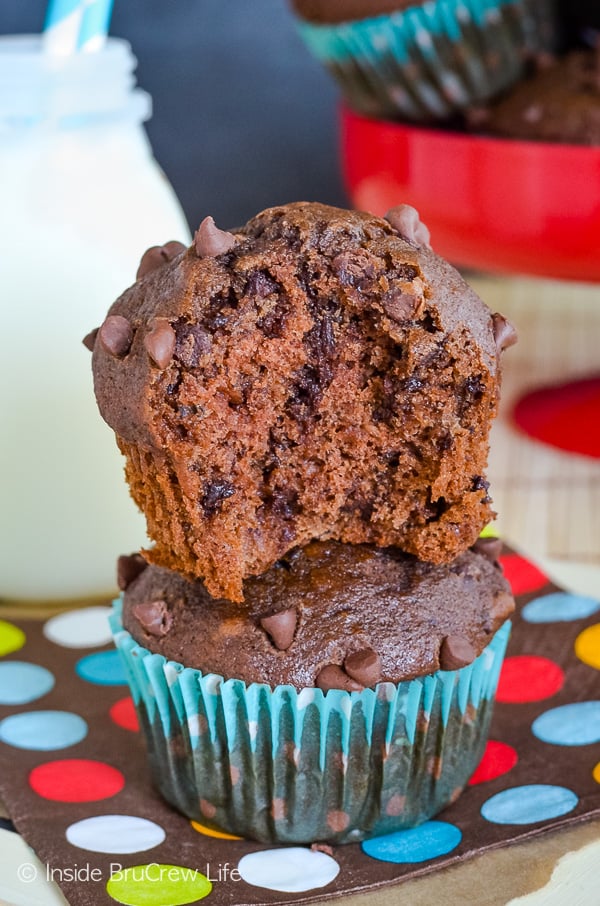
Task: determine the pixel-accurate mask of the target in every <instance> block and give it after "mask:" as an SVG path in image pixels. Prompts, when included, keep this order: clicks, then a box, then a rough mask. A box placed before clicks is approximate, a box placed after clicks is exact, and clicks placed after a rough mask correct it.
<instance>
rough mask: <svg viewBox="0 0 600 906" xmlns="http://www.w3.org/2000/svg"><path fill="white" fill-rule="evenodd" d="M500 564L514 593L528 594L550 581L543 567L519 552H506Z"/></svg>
mask: <svg viewBox="0 0 600 906" xmlns="http://www.w3.org/2000/svg"><path fill="white" fill-rule="evenodd" d="M500 564H501V566H502V569H503V570H504V575H505V576H506V578H507V579H508V581H509V583H510V587H511V588H512V592H513V595H526V594H528V592H530V591H538V590H539V589H540V588H543V587H544V585H547V584H548V582H549V581H550V579H549V578H548V576H546V575H545V574H544V573H543V572H542V571H541V569H538V568H537V566H535V565H534V564H533V563H530V562H529V560H525V558H524V557H519V555H518V554H505V555H504V556H503V557H500Z"/></svg>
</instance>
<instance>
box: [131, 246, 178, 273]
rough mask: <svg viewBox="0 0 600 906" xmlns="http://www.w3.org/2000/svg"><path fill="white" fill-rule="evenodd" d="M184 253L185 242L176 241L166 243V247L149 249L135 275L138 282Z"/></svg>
mask: <svg viewBox="0 0 600 906" xmlns="http://www.w3.org/2000/svg"><path fill="white" fill-rule="evenodd" d="M184 251H185V245H184V244H183V242H176V241H175V240H171V242H166V243H165V244H164V245H153V246H152V248H149V249H148V251H146V252H144V254H143V255H142V260H141V261H140V266H139V267H138V269H137V274H136V275H135V278H136V280H139V279H140V278H141V277H145V276H146V274H150V273H152V271H155V270H156V269H157V268H159V267H162V266H163V264H168V262H169V261H172V260H173V258H177V256H178V255H180V254H181V252H184Z"/></svg>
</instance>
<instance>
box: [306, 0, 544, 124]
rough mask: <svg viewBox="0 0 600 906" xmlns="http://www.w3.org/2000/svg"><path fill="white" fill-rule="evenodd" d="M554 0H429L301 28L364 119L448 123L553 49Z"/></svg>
mask: <svg viewBox="0 0 600 906" xmlns="http://www.w3.org/2000/svg"><path fill="white" fill-rule="evenodd" d="M555 19H556V14H555V10H554V0H433V2H428V3H422V4H420V5H416V6H414V7H409V8H408V9H406V10H403V11H399V12H396V13H392V14H390V15H384V16H377V17H375V18H372V19H362V20H359V21H356V22H343V23H340V24H336V25H313V24H311V23H307V22H302V23H300V26H299V28H300V33H301V35H302V37H303V38H304V40H305V42H306V44H307V45H308V47H309V48H310V50H311V51H312V52H313V54H314V55H315V56H316V57H317V58H318V59H320V60H321V62H323V63H324V64H325V66H326V67H327V68H328V69H329V70H330V71H331V73H332V74H333V76H334V77H335V78H336V79H337V81H338V82H339V83H340V85H341V86H342V88H343V89H344V91H345V93H346V96H347V98H348V100H349V101H350V103H351V104H352V105H353V106H354V107H355V108H356V109H358V110H360V111H361V112H363V113H367V114H371V115H376V116H402V117H406V118H408V119H412V120H417V121H431V120H432V119H447V118H448V117H450V116H453V115H454V114H456V113H458V112H460V111H461V110H464V109H466V108H467V107H469V106H472V105H474V104H480V103H484V102H486V101H487V100H489V99H490V98H492V97H494V96H495V95H497V94H499V93H500V92H502V91H504V90H505V89H507V88H509V87H510V86H511V85H512V84H514V83H515V82H516V81H517V80H518V79H519V78H520V77H521V76H522V74H523V70H524V65H525V60H526V58H527V57H528V56H531V55H532V54H537V53H541V52H549V51H552V50H553V49H554V46H555V43H556V30H555V28H554V23H555Z"/></svg>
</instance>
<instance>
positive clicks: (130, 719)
mask: <svg viewBox="0 0 600 906" xmlns="http://www.w3.org/2000/svg"><path fill="white" fill-rule="evenodd" d="M108 713H109V714H110V717H111V720H113V721H114V722H115V723H116V724H117V726H119V727H123V729H124V730H133V732H136V731H138V730H139V729H140V724H139V721H138V716H137V713H136V710H135V705H134V704H133V699H132V698H131V696H130V695H126V696H125V698H120V699H119V701H118V702H115V703H114V705H113V706H112V708H111V709H110V711H109V712H108Z"/></svg>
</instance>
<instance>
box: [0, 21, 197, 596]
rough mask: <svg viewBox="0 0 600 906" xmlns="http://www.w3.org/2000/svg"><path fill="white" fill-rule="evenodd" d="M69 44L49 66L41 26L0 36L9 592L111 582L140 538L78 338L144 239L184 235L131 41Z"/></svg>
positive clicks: (104, 589) (2, 485)
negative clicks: (99, 46)
mask: <svg viewBox="0 0 600 906" xmlns="http://www.w3.org/2000/svg"><path fill="white" fill-rule="evenodd" d="M80 56H85V57H86V58H87V59H85V60H83V61H80V60H76V59H75V60H67V61H64V60H63V61H62V63H61V65H57V64H54V65H53V66H51V65H49V64H47V63H44V60H43V57H42V55H41V51H40V42H39V39H36V38H29V37H24V38H0V311H1V322H0V337H1V341H0V342H1V355H0V507H1V525H2V528H1V530H0V598H10V599H13V600H14V599H16V600H25V599H27V600H29V599H33V600H44V599H45V600H48V599H58V598H60V599H68V598H86V597H90V596H97V595H103V594H110V593H111V591H112V590H113V589H114V587H115V561H116V558H117V556H118V555H119V554H121V553H129V552H131V551H134V550H139V548H140V547H141V546H142V545H144V544H145V543H147V539H146V535H145V527H144V520H143V518H142V516H141V515H140V514H139V513H138V512H137V510H136V507H135V505H134V503H133V501H132V500H131V498H130V497H129V493H128V490H127V487H126V484H125V481H124V476H123V458H122V457H121V455H120V453H119V451H118V449H117V447H116V443H115V439H114V435H113V432H112V431H111V430H110V429H109V428H108V426H107V425H105V424H104V422H103V421H102V419H101V418H100V415H99V414H98V410H97V407H96V404H95V400H94V395H93V389H92V375H91V362H90V353H89V351H88V350H87V349H85V348H84V346H83V345H82V343H81V340H82V338H83V337H84V336H85V334H87V333H88V332H89V331H90V330H91V329H92V328H94V327H97V326H98V325H99V324H100V323H101V322H102V320H103V319H104V317H105V315H106V311H107V309H108V307H109V305H110V304H111V302H112V301H113V300H114V299H115V298H116V297H117V296H118V295H119V294H120V293H121V292H122V291H123V290H124V289H125V288H126V287H127V286H129V285H130V284H131V283H132V282H133V281H134V280H135V272H136V269H137V265H138V263H139V259H140V257H141V255H142V253H143V252H144V251H145V249H146V248H147V247H148V246H150V245H156V244H162V243H164V242H166V241H168V240H170V239H178V240H180V241H183V242H189V234H188V228H187V224H186V222H185V219H184V216H183V213H182V211H181V208H180V207H179V204H178V202H177V199H176V198H175V195H174V193H173V191H172V189H171V187H170V185H169V183H168V182H167V180H166V178H165V177H164V175H163V173H162V172H161V171H160V169H159V167H158V165H157V164H156V162H155V160H154V159H153V157H152V152H151V148H150V146H149V143H148V141H147V138H146V135H145V133H144V131H143V128H142V126H141V122H142V120H143V119H145V118H147V116H148V115H149V98H148V96H147V95H145V94H144V93H143V92H140V91H138V90H133V84H134V82H133V80H132V76H131V71H132V69H133V67H134V64H135V61H134V58H133V57H132V55H131V53H130V50H129V47H128V45H127V44H126V43H125V42H123V41H117V40H115V39H111V40H110V41H109V42H108V43H107V45H106V48H105V50H102V51H99V52H98V53H97V54H86V55H80ZM73 67H74V68H75V71H69V70H72V68H73ZM11 78H12V79H13V82H15V80H16V83H15V84H14V85H13V86H12V89H13V90H11V91H7V90H6V88H7V83H8V81H9V80H10V79H11ZM15 93H16V95H17V96H16V97H15Z"/></svg>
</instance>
